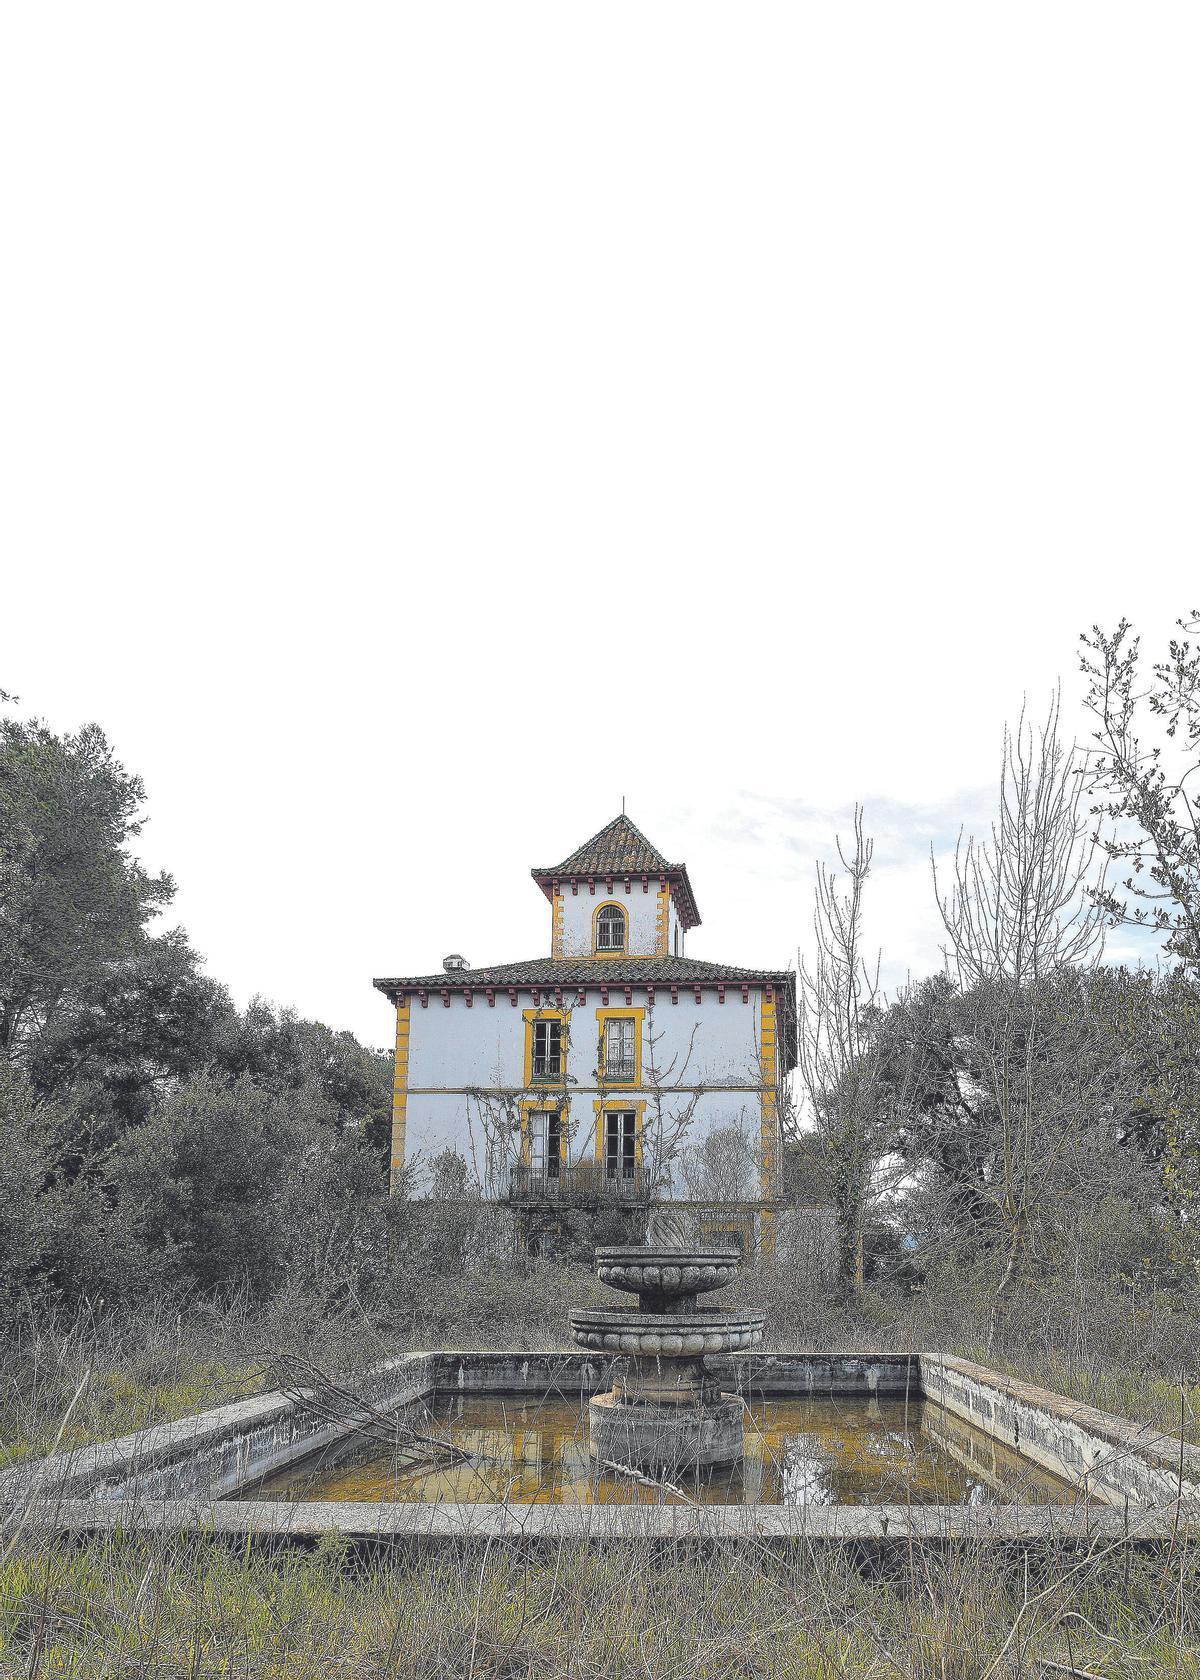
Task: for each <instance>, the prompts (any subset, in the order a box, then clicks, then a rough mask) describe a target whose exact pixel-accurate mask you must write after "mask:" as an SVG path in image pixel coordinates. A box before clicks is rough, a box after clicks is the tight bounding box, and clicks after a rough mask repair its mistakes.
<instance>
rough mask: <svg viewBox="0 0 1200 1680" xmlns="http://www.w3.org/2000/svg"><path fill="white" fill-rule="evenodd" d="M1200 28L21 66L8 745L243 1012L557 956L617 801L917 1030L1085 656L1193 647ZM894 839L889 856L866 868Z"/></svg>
mask: <svg viewBox="0 0 1200 1680" xmlns="http://www.w3.org/2000/svg"><path fill="white" fill-rule="evenodd" d="M1198 48H1200V11H1197V9H1196V7H1195V6H1194V5H1192V4H1188V5H1171V4H1161V5H1155V6H1153V7H1145V8H1131V7H1129V6H1127V5H1122V6H1117V5H1111V4H1096V3H1091V4H1087V5H1082V4H1080V5H1073V4H1054V3H1049V4H1047V3H1046V0H1039V3H1038V4H1036V5H1033V4H1016V5H1008V6H1003V7H1001V6H988V7H983V6H964V5H963V4H961V0H958V3H955V4H947V5H922V4H910V5H904V6H899V5H896V4H894V0H892V3H889V4H885V5H868V4H860V5H856V6H838V5H831V4H827V3H825V4H820V5H812V4H798V3H796V0H792V3H790V4H786V5H769V4H759V5H753V6H732V5H722V6H714V5H706V4H698V3H695V0H692V3H689V4H687V5H669V4H653V3H652V4H646V3H645V0H641V3H639V4H637V5H630V4H610V5H608V6H604V7H598V6H596V7H580V6H572V5H564V4H562V0H556V3H554V4H544V5H529V4H521V3H519V0H511V3H508V4H504V5H497V4H495V0H491V3H489V4H486V5H462V4H457V5H456V4H453V3H445V0H441V3H437V4H433V3H430V4H426V5H421V6H415V5H403V4H395V3H392V4H388V5H379V6H368V5H352V4H345V3H343V4H339V5H337V6H333V5H326V6H314V5H303V4H290V5H287V6H283V5H263V4H255V3H253V0H238V4H236V5H232V4H220V3H210V4H208V5H205V6H190V7H184V6H177V5H171V4H163V0H154V3H153V4H145V5H129V4H121V3H120V0H113V3H110V4H106V5H104V6H96V5H94V4H87V5H74V6H72V5H57V6H34V5H26V6H11V7H9V8H7V9H6V10H5V12H4V14H3V22H2V25H0V157H2V158H3V160H4V161H3V173H2V176H0V228H2V229H3V234H2V238H3V245H4V257H3V261H2V263H0V434H2V435H0V461H2V463H3V465H2V467H0V471H2V473H3V478H4V486H3V493H2V496H0V566H2V568H3V587H2V589H0V614H2V615H3V616H2V619H0V685H3V686H4V687H6V688H10V689H15V690H16V691H17V693H19V694H20V696H21V698H22V701H23V707H22V710H35V711H37V712H39V713H41V714H42V715H44V716H46V717H47V718H48V719H49V720H50V721H51V722H52V723H54V724H55V725H57V726H62V727H71V726H74V725H76V724H77V723H79V722H81V721H83V720H85V719H89V718H94V719H96V720H98V721H99V722H101V723H102V724H103V725H104V726H105V727H106V729H107V730H108V731H109V733H110V735H111V737H112V738H113V740H114V741H115V743H116V745H117V747H118V749H119V750H120V752H121V753H122V754H123V756H124V757H125V759H126V761H127V763H128V764H129V765H131V766H132V767H134V768H136V769H138V770H139V771H140V772H141V773H142V774H143V775H144V777H145V780H146V783H147V787H148V790H149V795H150V813H151V819H152V820H151V823H150V825H149V827H148V829H147V834H146V847H145V849H146V853H147V855H148V856H149V857H150V859H151V860H152V861H153V862H155V863H161V864H165V865H166V866H168V867H169V868H170V869H171V870H172V871H173V872H174V873H175V875H176V876H177V878H178V881H179V895H178V899H177V914H178V919H179V920H180V921H182V922H183V924H184V925H185V926H186V927H187V928H188V929H189V931H190V933H191V935H192V938H193V940H194V942H195V943H196V945H197V946H198V948H199V949H200V950H201V951H203V952H204V953H205V954H206V956H207V958H208V960H209V963H210V966H211V968H212V970H213V972H214V973H216V974H217V975H218V976H220V977H222V978H224V979H225V980H227V981H228V982H229V983H230V984H231V985H232V987H233V989H234V991H235V993H236V995H237V996H238V997H239V999H243V1000H244V999H245V998H246V997H247V996H248V995H249V994H250V993H252V992H254V991H256V990H257V991H261V992H263V993H265V994H266V995H268V996H270V997H272V998H274V999H276V1000H278V1001H280V1002H285V1003H291V1004H294V1005H296V1006H297V1007H298V1008H300V1009H301V1010H303V1011H305V1012H306V1013H310V1014H313V1015H317V1016H320V1017H322V1018H324V1019H327V1020H329V1021H330V1022H331V1023H332V1024H334V1025H336V1026H350V1027H353V1028H354V1029H355V1030H356V1031H357V1032H359V1033H360V1034H361V1035H362V1036H363V1037H365V1038H366V1039H367V1040H368V1041H371V1042H379V1043H381V1042H384V1041H386V1040H387V1038H388V1035H389V1030H390V1021H389V1009H388V1006H387V1005H386V1003H385V1002H384V1001H383V1000H382V999H381V998H379V997H378V995H377V994H374V993H373V992H372V990H371V986H370V981H371V977H372V976H373V975H375V974H379V973H406V972H422V971H427V970H430V969H434V968H437V967H438V966H439V965H440V960H441V958H442V956H443V955H444V954H445V953H446V952H447V951H450V950H461V951H463V952H465V953H466V955H467V956H468V957H469V958H470V959H471V960H472V961H474V962H480V963H481V962H486V961H504V960H511V959H515V958H519V957H523V956H527V955H534V954H540V953H542V952H544V951H547V950H548V948H549V921H548V910H547V907H546V905H545V901H544V900H543V899H542V897H541V895H540V894H539V893H538V891H537V889H536V888H535V887H534V886H533V884H532V883H531V882H530V881H529V879H528V869H529V867H530V865H532V864H544V863H553V862H556V861H557V860H558V859H559V858H560V857H562V856H564V855H565V854H566V853H567V852H568V851H569V850H571V849H572V848H573V847H574V846H576V845H577V844H578V843H579V842H580V841H581V840H583V839H584V838H586V837H587V836H588V835H589V834H591V833H592V832H593V831H594V830H596V829H597V828H599V827H600V826H601V825H602V824H603V823H604V822H606V821H607V820H608V819H609V818H610V817H611V816H613V815H614V814H615V813H616V812H617V811H618V810H619V809H620V803H621V796H622V794H624V795H625V796H626V798H627V802H628V809H629V813H630V815H631V816H632V817H633V819H634V820H635V821H636V822H637V823H638V824H639V825H640V826H641V827H642V828H643V829H644V830H645V831H646V833H647V834H648V835H649V837H650V838H651V839H652V840H653V841H654V842H655V843H656V844H657V845H658V846H660V847H661V848H662V849H663V850H664V851H665V852H667V853H669V854H670V855H671V857H672V859H674V858H682V859H683V860H685V861H686V862H687V863H688V864H689V866H690V868H691V872H692V879H693V882H694V884H695V888H696V892H697V896H698V899H699V903H700V908H701V913H702V915H703V917H704V925H703V926H702V927H701V928H700V929H698V930H697V932H696V933H695V934H694V935H693V936H692V938H691V940H690V941H689V952H690V954H692V955H696V956H709V957H714V958H718V959H721V960H725V961H731V962H746V963H753V962H770V963H786V962H788V961H789V960H791V958H792V957H793V955H794V952H795V947H796V944H797V941H798V940H800V939H801V938H802V937H803V935H804V931H805V926H806V922H807V917H808V906H809V898H810V883H811V871H812V859H813V856H814V855H815V854H816V853H817V852H818V851H824V850H827V849H828V846H829V843H830V840H831V837H832V832H833V829H834V828H835V827H836V826H837V824H838V823H839V822H840V823H841V824H842V825H843V826H845V824H846V822H847V820H848V812H849V809H850V807H851V805H852V804H853V801H854V799H855V798H856V797H859V798H863V799H864V800H866V801H867V804H868V821H869V823H872V825H873V826H874V827H875V828H876V831H877V833H878V834H879V847H878V852H877V863H878V882H877V886H878V894H877V898H876V905H875V919H874V922H873V925H872V930H873V932H874V933H875V935H876V937H878V938H879V939H880V940H882V941H883V942H884V943H885V946H886V956H887V961H888V967H889V972H891V973H892V974H893V975H894V974H900V973H902V972H903V971H904V970H905V969H906V968H911V969H912V970H914V971H915V972H921V971H923V970H926V969H928V968H929V967H930V966H932V965H933V964H934V963H935V962H936V960H937V937H936V929H935V921H934V916H933V913H932V912H933V907H932V899H931V896H930V893H929V888H928V875H927V868H926V865H925V864H924V862H923V861H922V859H923V855H924V852H925V850H926V848H927V846H928V843H929V841H930V839H932V840H933V841H934V842H935V843H936V844H938V845H939V846H940V845H942V844H944V843H946V841H947V840H948V839H949V838H950V837H952V835H953V833H954V831H955V830H956V829H957V826H958V823H959V821H960V820H965V821H967V822H968V823H971V822H976V823H977V822H978V821H979V820H980V818H981V817H982V816H983V815H984V814H985V813H986V812H987V811H988V810H989V809H990V802H991V801H990V789H991V786H992V785H993V783H994V781H995V776H996V771H997V768H998V756H999V739H1000V731H1001V727H1002V724H1003V721H1004V718H1005V717H1006V716H1011V715H1013V714H1014V713H1015V712H1016V710H1017V708H1018V706H1019V704H1020V698H1021V695H1022V692H1023V691H1028V692H1029V694H1030V695H1031V697H1033V698H1034V699H1035V700H1036V701H1037V703H1038V704H1039V705H1040V704H1041V703H1042V701H1043V700H1044V699H1045V697H1046V696H1047V695H1048V693H1049V691H1050V689H1051V687H1052V685H1053V683H1054V682H1055V680H1056V679H1057V678H1058V677H1060V676H1061V678H1062V679H1063V682H1064V694H1065V700H1066V706H1065V710H1066V713H1067V716H1068V719H1069V722H1070V725H1071V727H1075V726H1076V719H1077V711H1076V707H1077V700H1078V695H1079V692H1080V689H1079V683H1078V679H1077V678H1076V676H1075V646H1076V637H1077V635H1078V632H1079V631H1080V630H1081V629H1083V628H1085V627H1086V626H1087V625H1088V624H1090V623H1091V622H1092V621H1093V620H1096V619H1099V620H1100V621H1101V622H1103V623H1106V624H1110V625H1111V624H1112V623H1114V622H1115V620H1116V619H1117V618H1118V617H1119V616H1120V615H1121V613H1122V612H1123V611H1124V612H1128V613H1129V614H1130V616H1132V617H1134V618H1135V619H1136V621H1137V622H1138V625H1139V628H1141V629H1143V631H1144V632H1145V634H1146V638H1147V641H1148V642H1151V643H1153V644H1154V645H1155V646H1156V647H1157V646H1158V645H1159V644H1161V642H1162V641H1163V639H1164V638H1165V635H1166V632H1167V630H1168V628H1169V626H1170V623H1171V621H1172V620H1173V618H1174V617H1175V616H1176V615H1177V614H1178V613H1181V612H1183V611H1184V610H1185V609H1187V608H1189V607H1191V606H1193V605H1197V604H1200V566H1198V565H1197V561H1196V554H1197V541H1196V539H1197V523H1198V508H1197V497H1196V463H1197V459H1198V458H1200V436H1198V433H1200V420H1198V413H1200V409H1198V405H1197V391H1198V390H1200V309H1198V308H1197V301H1196V300H1197V298H1200V220H1198V218H1197V215H1196V202H1197V179H1196V177H1197V159H1200V102H1198V101H1197V100H1196V98H1195V88H1196V84H1197V77H1198V74H1200V52H1198ZM873 811H874V812H875V813H876V814H877V820H876V819H873V817H872V812H873Z"/></svg>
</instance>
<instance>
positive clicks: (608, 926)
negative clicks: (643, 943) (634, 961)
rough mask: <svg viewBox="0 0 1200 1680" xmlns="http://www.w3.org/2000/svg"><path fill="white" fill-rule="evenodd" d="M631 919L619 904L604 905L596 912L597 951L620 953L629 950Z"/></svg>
mask: <svg viewBox="0 0 1200 1680" xmlns="http://www.w3.org/2000/svg"><path fill="white" fill-rule="evenodd" d="M628 929H629V918H628V916H627V915H626V914H625V911H624V910H623V909H622V907H621V906H620V905H619V904H602V905H601V906H600V908H599V910H598V911H597V912H596V950H597V951H608V952H613V953H616V952H620V951H625V950H627V949H628V946H629V940H628V937H627V935H628Z"/></svg>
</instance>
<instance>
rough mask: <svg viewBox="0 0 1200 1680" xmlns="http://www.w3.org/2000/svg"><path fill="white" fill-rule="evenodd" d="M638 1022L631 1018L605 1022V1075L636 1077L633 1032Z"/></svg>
mask: <svg viewBox="0 0 1200 1680" xmlns="http://www.w3.org/2000/svg"><path fill="white" fill-rule="evenodd" d="M635 1026H636V1023H635V1022H634V1021H630V1020H623V1019H622V1020H616V1021H606V1022H605V1024H604V1077H605V1078H606V1079H622V1080H631V1079H633V1078H635V1077H636V1058H635V1055H634V1044H633V1034H634V1029H635Z"/></svg>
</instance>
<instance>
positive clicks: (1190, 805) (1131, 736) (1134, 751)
mask: <svg viewBox="0 0 1200 1680" xmlns="http://www.w3.org/2000/svg"><path fill="white" fill-rule="evenodd" d="M1176 622H1177V626H1178V628H1179V630H1180V632H1181V635H1180V636H1178V637H1175V638H1173V639H1172V641H1171V643H1170V648H1169V657H1168V658H1167V659H1165V660H1161V661H1160V662H1159V663H1158V664H1156V665H1154V666H1153V667H1152V669H1151V673H1150V676H1149V678H1148V679H1147V680H1146V681H1145V683H1144V685H1143V684H1142V681H1141V679H1140V678H1139V658H1140V643H1139V639H1138V637H1136V636H1133V637H1131V636H1130V634H1129V632H1130V629H1131V626H1130V623H1129V621H1128V619H1124V618H1123V619H1122V620H1121V622H1120V623H1119V624H1118V626H1117V628H1116V630H1115V631H1114V632H1113V633H1112V634H1111V635H1107V634H1105V632H1104V631H1103V630H1101V629H1100V627H1099V626H1098V625H1093V626H1092V633H1091V635H1090V636H1086V635H1085V636H1081V637H1080V640H1081V641H1082V643H1083V646H1084V649H1085V652H1084V653H1082V654H1081V655H1080V666H1081V669H1082V671H1083V674H1084V675H1085V676H1086V677H1087V679H1088V683H1089V687H1088V693H1087V698H1086V702H1085V703H1086V705H1087V707H1088V709H1089V710H1090V711H1091V712H1092V714H1093V716H1094V717H1095V718H1096V721H1097V728H1096V729H1095V730H1094V731H1093V735H1092V739H1093V740H1094V741H1095V742H1096V747H1095V749H1094V750H1093V751H1092V753H1091V755H1090V762H1089V766H1088V777H1089V783H1090V785H1091V787H1092V788H1093V790H1094V791H1095V792H1096V793H1097V795H1098V796H1099V800H1098V803H1097V804H1096V805H1095V806H1094V807H1093V814H1094V815H1095V816H1097V817H1100V818H1107V819H1108V820H1109V821H1110V822H1111V823H1113V824H1114V825H1116V826H1115V827H1114V828H1113V829H1112V830H1111V831H1110V832H1108V833H1106V834H1105V835H1103V836H1099V835H1098V836H1097V839H1098V840H1099V843H1100V844H1101V845H1102V846H1103V847H1104V849H1105V851H1106V852H1107V853H1108V855H1109V856H1110V857H1111V858H1112V859H1113V860H1114V861H1115V862H1116V863H1117V864H1118V866H1119V867H1120V868H1122V869H1124V868H1128V870H1129V874H1128V875H1126V876H1125V878H1124V879H1123V880H1122V881H1121V882H1120V885H1119V887H1117V888H1114V887H1101V888H1100V889H1098V890H1097V893H1096V902H1097V903H1098V904H1099V905H1100V907H1101V908H1102V909H1103V910H1104V911H1105V912H1106V913H1107V914H1108V916H1109V917H1110V918H1111V920H1112V922H1113V923H1114V924H1125V925H1127V926H1133V927H1149V928H1153V929H1155V930H1157V932H1159V933H1160V934H1162V935H1163V936H1164V939H1165V942H1166V948H1167V950H1168V951H1169V952H1170V954H1171V955H1172V956H1174V957H1177V958H1178V959H1179V961H1180V963H1181V964H1182V965H1183V966H1184V968H1186V969H1187V971H1188V972H1189V973H1190V974H1191V975H1192V977H1193V978H1196V977H1200V811H1198V810H1197V807H1196V804H1195V798H1194V795H1195V788H1194V786H1193V787H1189V785H1188V784H1189V781H1190V779H1191V778H1192V777H1193V776H1194V775H1195V773H1196V772H1197V770H1200V645H1197V644H1195V643H1193V642H1192V641H1190V640H1188V637H1189V636H1194V635H1196V634H1197V633H1198V632H1200V611H1193V612H1192V613H1190V614H1189V615H1188V616H1187V617H1185V618H1181V619H1178V620H1177V621H1176ZM1148 728H1149V729H1153V730H1156V731H1157V733H1158V739H1157V740H1150V741H1147V739H1146V730H1147V729H1148ZM1131 829H1132V833H1131V832H1130V830H1131Z"/></svg>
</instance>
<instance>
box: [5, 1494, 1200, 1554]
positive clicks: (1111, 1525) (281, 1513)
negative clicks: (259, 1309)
mask: <svg viewBox="0 0 1200 1680" xmlns="http://www.w3.org/2000/svg"><path fill="white" fill-rule="evenodd" d="M24 1526H25V1529H26V1531H27V1532H29V1533H32V1534H39V1533H40V1534H49V1535H85V1534H109V1535H117V1534H126V1535H134V1534H152V1533H157V1534H163V1535H167V1536H172V1535H178V1536H188V1537H190V1538H213V1539H218V1538H222V1537H228V1538H233V1539H240V1540H249V1539H261V1540H294V1541H305V1542H309V1543H311V1542H313V1541H317V1540H320V1539H323V1538H324V1537H325V1536H327V1535H337V1536H341V1537H343V1538H344V1539H346V1540H347V1541H349V1542H379V1543H390V1544H403V1543H405V1542H415V1543H419V1544H424V1543H458V1544H479V1543H482V1544H488V1543H491V1542H493V1541H496V1540H509V1541H518V1540H524V1541H543V1542H555V1543H572V1542H574V1543H578V1544H587V1545H595V1544H597V1543H601V1544H602V1543H606V1542H617V1541H629V1540H643V1541H658V1540H662V1541H670V1542H677V1543H691V1544H695V1543H720V1542H722V1541H729V1542H753V1543H761V1544H767V1543H771V1542H787V1543H793V1544H795V1543H800V1544H804V1543H809V1542H812V1543H818V1542H821V1543H824V1542H856V1541H867V1542H875V1543H882V1544H894V1543H896V1542H908V1541H912V1540H921V1541H927V1542H932V1541H942V1540H945V1541H958V1540H963V1541H965V1540H969V1541H972V1542H990V1543H992V1544H1007V1543H1011V1542H1021V1541H1024V1542H1029V1543H1051V1542H1054V1543H1062V1544H1066V1545H1076V1546H1078V1545H1084V1546H1096V1545H1105V1544H1126V1543H1129V1544H1140V1543H1145V1544H1161V1543H1163V1542H1173V1541H1176V1540H1178V1539H1180V1538H1181V1537H1187V1538H1195V1537H1197V1536H1200V1505H1193V1506H1190V1507H1181V1508H1180V1511H1179V1513H1178V1514H1177V1513H1176V1511H1175V1510H1174V1508H1173V1507H1165V1506H1140V1507H1139V1506H1131V1507H1130V1508H1129V1509H1128V1510H1127V1511H1118V1510H1116V1509H1114V1508H1113V1507H1112V1506H1104V1505H1090V1506H1056V1505H1007V1506H1005V1505H995V1506H989V1507H987V1508H986V1509H979V1508H974V1507H970V1506H963V1505H924V1506H905V1505H877V1506H857V1505H818V1506H781V1505H776V1506H753V1507H751V1506H744V1505H741V1506H739V1505H705V1506H687V1505H608V1506H601V1505H519V1506H518V1505H500V1504H497V1505H453V1504H445V1505H393V1504H386V1503H371V1504H366V1503H356V1502H354V1501H346V1502H344V1503H341V1504H333V1503H312V1504H305V1503H294V1504H293V1503H281V1502H278V1501H268V1500H222V1501H205V1500H183V1499H133V1500H86V1499H80V1500H75V1499H64V1500H57V1501H42V1502H39V1503H38V1504H36V1505H34V1506H31V1507H30V1508H29V1510H28V1512H27V1514H26V1521H25V1524H24Z"/></svg>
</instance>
